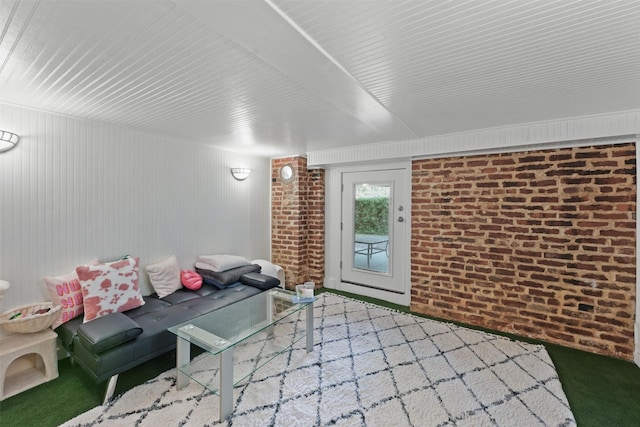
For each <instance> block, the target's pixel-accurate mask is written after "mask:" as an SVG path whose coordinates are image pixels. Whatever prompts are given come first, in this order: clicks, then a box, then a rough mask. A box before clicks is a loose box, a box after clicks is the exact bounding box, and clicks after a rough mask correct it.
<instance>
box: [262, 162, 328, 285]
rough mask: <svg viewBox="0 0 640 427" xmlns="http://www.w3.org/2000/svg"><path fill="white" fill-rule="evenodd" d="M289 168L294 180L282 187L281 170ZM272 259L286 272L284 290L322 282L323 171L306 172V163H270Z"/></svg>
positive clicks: (283, 184)
mask: <svg viewBox="0 0 640 427" xmlns="http://www.w3.org/2000/svg"><path fill="white" fill-rule="evenodd" d="M286 164H291V165H292V166H293V169H294V171H295V179H294V180H293V181H292V182H290V183H283V182H282V181H281V180H280V178H279V173H280V168H281V167H282V166H284V165H286ZM272 170H273V172H272V190H271V216H272V218H271V224H272V225H271V239H272V243H271V258H272V262H274V263H275V264H278V265H280V266H282V268H284V270H285V277H286V282H287V283H286V287H287V289H293V288H294V287H295V285H296V284H299V283H303V282H305V281H308V280H313V281H314V282H315V283H316V287H320V286H321V285H322V282H323V279H324V171H323V170H321V169H316V170H307V159H306V158H304V157H288V158H282V159H274V160H273V161H272Z"/></svg>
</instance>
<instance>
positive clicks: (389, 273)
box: [341, 169, 410, 294]
mask: <svg viewBox="0 0 640 427" xmlns="http://www.w3.org/2000/svg"><path fill="white" fill-rule="evenodd" d="M405 177H406V170H405V169H389V170H376V171H367V172H343V173H342V221H341V222H342V224H341V228H342V232H341V247H342V248H341V281H342V282H345V283H349V284H353V285H357V286H359V287H363V288H372V289H379V290H383V291H390V292H395V293H405V292H407V288H408V287H407V284H406V277H405V276H406V271H405V270H406V265H407V263H406V262H407V256H408V254H407V253H406V252H407V245H406V241H407V240H406V239H407V236H406V228H407V221H409V219H410V217H409V213H408V209H407V205H406V202H407V200H406V199H407V198H408V196H407V195H406V190H405V187H406V185H405V179H406V178H405ZM363 293H364V294H366V290H365V291H363Z"/></svg>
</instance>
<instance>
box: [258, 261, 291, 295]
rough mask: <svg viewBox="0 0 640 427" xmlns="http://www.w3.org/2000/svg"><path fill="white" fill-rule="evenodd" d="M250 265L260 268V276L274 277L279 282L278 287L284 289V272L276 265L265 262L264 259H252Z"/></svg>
mask: <svg viewBox="0 0 640 427" xmlns="http://www.w3.org/2000/svg"><path fill="white" fill-rule="evenodd" d="M251 264H258V265H259V266H260V267H262V270H261V271H260V273H261V274H266V275H267V276H271V277H275V278H276V279H278V280H279V281H280V287H281V288H283V289H284V287H285V286H284V285H285V277H284V270H283V269H282V267H280V266H279V265H278V264H274V263H272V262H271V261H267V260H266V259H254V260H253V261H251Z"/></svg>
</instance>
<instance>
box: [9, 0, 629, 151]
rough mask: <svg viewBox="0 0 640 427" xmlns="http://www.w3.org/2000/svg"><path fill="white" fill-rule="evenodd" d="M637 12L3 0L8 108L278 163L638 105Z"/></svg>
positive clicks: (498, 1)
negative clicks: (204, 145)
mask: <svg viewBox="0 0 640 427" xmlns="http://www.w3.org/2000/svg"><path fill="white" fill-rule="evenodd" d="M638 22H640V0H620V1H615V0H575V1H571V0H555V1H553V0H538V1H532V0H512V1H509V0H495V1H489V0H466V1H464V0H452V1H443V0H411V1H398V0H394V1H382V0H369V1H365V0H357V1H353V0H352V1H349V0H340V1H336V0H326V1H320V0H306V1H300V0H270V1H266V2H265V1H260V0H244V1H232V0H209V1H193V0H177V1H131V0H129V1H126V0H125V1H114V0H108V1H107V0H94V1H88V0H85V1H70V0H59V1H54V0H45V1H31V0H24V1H16V0H0V102H4V103H9V104H16V105H21V106H26V107H30V108H36V109H42V110H47V111H52V112H57V113H62V114H66V115H70V116H75V117H80V118H85V119H90V120H98V121H101V122H106V123H111V124H114V125H118V126H124V127H128V128H134V129H139V130H142V131H146V132H153V133H161V134H168V135H172V136H175V137H178V138H182V139H188V140H194V141H198V142H203V143H207V144H211V145H215V146H218V147H221V148H224V149H230V150H234V151H239V152H251V153H257V154H261V155H265V156H282V155H289V154H298V153H304V152H307V151H318V150H323V149H332V148H337V147H346V146H354V145H361V144H370V143H376V142H383V141H402V140H408V139H415V138H421V137H429V136H434V135H442V134H447V133H453V132H461V131H469V130H474V129H483V128H488V127H495V126H507V125H514V124H518V123H526V122H534V121H542V120H553V119H561V118H567V117H576V116H584V115H591V114H602V113H609V112H617V111H627V110H636V109H639V108H640V26H639V25H638Z"/></svg>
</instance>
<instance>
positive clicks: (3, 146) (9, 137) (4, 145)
mask: <svg viewBox="0 0 640 427" xmlns="http://www.w3.org/2000/svg"><path fill="white" fill-rule="evenodd" d="M18 141H20V137H19V136H18V135H16V134H15V133H12V132H7V131H6V130H0V153H4V152H5V151H9V150H11V149H12V148H13V147H15V146H16V145H18Z"/></svg>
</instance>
